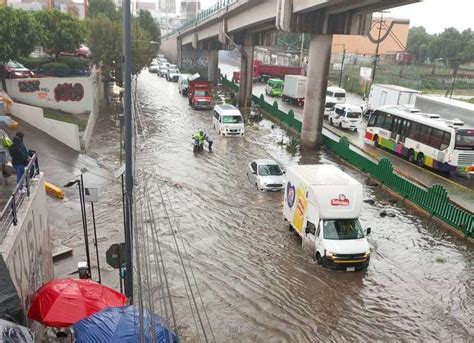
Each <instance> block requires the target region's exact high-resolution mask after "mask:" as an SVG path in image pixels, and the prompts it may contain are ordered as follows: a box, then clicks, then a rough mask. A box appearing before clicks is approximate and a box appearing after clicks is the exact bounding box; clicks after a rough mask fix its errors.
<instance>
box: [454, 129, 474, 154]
mask: <svg viewBox="0 0 474 343" xmlns="http://www.w3.org/2000/svg"><path fill="white" fill-rule="evenodd" d="M455 149H461V150H474V129H468V130H466V129H464V130H463V129H461V130H457V131H456V146H455Z"/></svg>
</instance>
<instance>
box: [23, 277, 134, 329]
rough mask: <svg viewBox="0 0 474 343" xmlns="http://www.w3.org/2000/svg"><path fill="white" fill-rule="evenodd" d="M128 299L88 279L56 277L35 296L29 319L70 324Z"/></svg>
mask: <svg viewBox="0 0 474 343" xmlns="http://www.w3.org/2000/svg"><path fill="white" fill-rule="evenodd" d="M126 300H127V298H126V297H125V296H124V295H123V294H121V293H119V292H117V291H116V290H114V289H112V288H109V287H105V286H102V285H101V284H99V283H97V282H95V281H92V280H89V279H72V278H67V279H56V280H52V281H50V282H48V283H46V284H44V285H43V286H42V287H41V288H40V289H38V290H37V291H36V293H35V294H34V295H33V300H32V302H31V307H30V310H29V311H28V318H30V319H33V320H36V321H38V322H40V323H42V324H45V325H47V326H52V327H60V328H61V327H68V326H71V325H72V324H74V323H76V322H78V321H80V320H81V319H84V318H86V317H88V316H90V315H92V314H94V313H96V312H98V311H100V310H103V309H105V308H107V307H115V306H123V305H125V302H126Z"/></svg>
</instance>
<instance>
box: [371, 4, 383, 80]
mask: <svg viewBox="0 0 474 343" xmlns="http://www.w3.org/2000/svg"><path fill="white" fill-rule="evenodd" d="M384 13H385V12H384V11H382V12H381V16H380V23H379V36H378V38H377V45H376V47H375V58H374V66H373V69H372V84H373V83H374V82H375V72H376V70H377V59H378V58H379V47H380V37H381V36H382V23H383V14H384Z"/></svg>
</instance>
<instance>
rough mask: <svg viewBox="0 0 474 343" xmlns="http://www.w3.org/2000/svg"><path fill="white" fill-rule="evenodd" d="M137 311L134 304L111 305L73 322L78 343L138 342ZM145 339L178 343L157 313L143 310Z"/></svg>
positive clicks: (138, 320)
mask: <svg viewBox="0 0 474 343" xmlns="http://www.w3.org/2000/svg"><path fill="white" fill-rule="evenodd" d="M139 323H140V312H139V311H138V309H137V308H136V307H134V306H122V307H110V308H107V309H105V310H102V311H100V312H97V313H96V314H94V315H92V316H89V317H87V318H84V319H83V320H81V321H79V322H77V323H76V324H74V325H73V329H74V338H75V339H76V342H77V343H99V342H100V343H107V342H114V343H115V342H130V343H134V342H137V343H138V342H141V340H140V324H139ZM144 323H145V324H144V331H145V337H144V342H146V343H152V342H153V343H154V342H157V343H178V342H179V339H178V336H176V334H175V333H174V332H173V331H171V330H170V329H169V328H167V327H166V326H165V324H164V323H163V320H162V319H161V318H160V317H159V316H158V315H156V314H150V313H148V312H147V311H144Z"/></svg>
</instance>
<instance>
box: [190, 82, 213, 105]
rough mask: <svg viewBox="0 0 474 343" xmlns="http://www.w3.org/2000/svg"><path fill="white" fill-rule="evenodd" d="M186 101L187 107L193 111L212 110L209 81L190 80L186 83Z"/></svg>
mask: <svg viewBox="0 0 474 343" xmlns="http://www.w3.org/2000/svg"><path fill="white" fill-rule="evenodd" d="M188 100H189V105H191V106H192V107H193V108H195V109H203V110H210V109H212V108H213V105H212V96H211V81H207V80H202V79H200V78H198V79H194V80H191V78H190V79H189V83H188Z"/></svg>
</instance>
